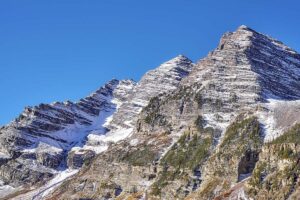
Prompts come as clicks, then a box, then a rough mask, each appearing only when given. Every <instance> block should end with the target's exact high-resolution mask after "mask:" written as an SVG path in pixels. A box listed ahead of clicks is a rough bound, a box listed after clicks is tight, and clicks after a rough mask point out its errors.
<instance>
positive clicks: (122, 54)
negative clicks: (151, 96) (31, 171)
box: [0, 0, 300, 125]
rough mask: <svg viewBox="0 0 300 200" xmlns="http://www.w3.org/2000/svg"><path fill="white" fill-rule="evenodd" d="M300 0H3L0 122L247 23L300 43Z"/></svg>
mask: <svg viewBox="0 0 300 200" xmlns="http://www.w3.org/2000/svg"><path fill="white" fill-rule="evenodd" d="M299 8H300V3H299V1H297V0H294V1H292V0H285V1H281V0H264V1H262V0H243V1H241V0H227V1H226V2H225V1H220V0H202V1H201V0H163V1H162V0H151V1H142V0H126V1H125V0H89V1H83V0H44V1H40V0H36V1H31V0H27V1H20V0H2V1H0V24H1V28H0V72H1V78H0V89H1V98H0V125H1V124H2V125H3V124H5V123H8V122H9V121H10V120H12V119H13V118H15V117H16V116H17V115H18V114H19V113H20V112H21V111H22V110H23V108H24V107H25V106H28V105H30V106H33V105H37V104H39V103H42V102H44V103H50V102H53V101H64V100H68V99H70V100H74V101H76V100H78V99H79V98H81V97H84V96H86V95H88V94H89V93H90V92H92V91H94V90H96V89H97V88H98V87H100V86H101V85H103V84H104V83H105V82H106V81H108V80H110V79H112V78H118V79H124V78H133V79H135V80H139V79H140V77H141V76H142V75H143V74H144V73H145V72H146V71H147V70H149V69H152V68H154V67H156V66H158V65H159V64H160V63H162V62H164V61H166V60H168V59H171V58H172V57H175V56H176V55H178V54H184V55H186V56H187V57H189V58H191V59H192V60H193V61H197V60H198V59H200V58H202V57H204V56H205V55H206V54H207V53H208V52H209V51H211V50H212V49H214V48H215V47H216V45H217V44H218V42H219V39H220V37H221V35H222V34H223V33H224V32H226V31H234V30H235V29H236V28H237V27H238V26H239V25H241V24H245V25H247V26H250V27H252V28H253V29H255V30H257V31H259V32H263V33H266V34H268V35H271V36H273V37H275V38H277V39H279V40H281V41H283V42H284V43H286V44H287V45H289V46H291V47H292V48H294V49H296V50H298V51H299V50H300V37H299V36H300V26H299V19H300V12H299Z"/></svg>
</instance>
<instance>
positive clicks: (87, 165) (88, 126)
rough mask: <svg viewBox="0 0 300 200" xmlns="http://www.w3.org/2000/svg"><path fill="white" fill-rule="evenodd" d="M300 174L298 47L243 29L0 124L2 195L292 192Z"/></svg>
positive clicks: (96, 199) (298, 193) (262, 195)
mask: <svg viewBox="0 0 300 200" xmlns="http://www.w3.org/2000/svg"><path fill="white" fill-rule="evenodd" d="M299 176H300V55H299V54H298V53H297V52H296V51H295V50H293V49H291V48H289V47H288V46H286V45H284V44H283V43H282V42H279V41H278V40H275V39H273V38H271V37H269V36H267V35H264V34H261V33H259V32H256V31H255V30H253V29H251V28H249V27H246V26H244V25H243V26H240V27H239V28H238V29H237V30H236V31H234V32H228V33H225V34H224V35H223V36H222V38H221V40H220V43H219V45H218V46H217V48H216V49H215V50H213V51H211V52H210V53H209V54H208V55H207V56H206V57H205V58H203V59H201V60H199V61H198V62H196V63H193V62H192V61H191V60H190V59H188V58H187V57H185V56H183V55H179V56H177V57H175V58H173V59H171V60H169V61H167V62H165V63H163V64H161V65H160V66H158V67H157V68H155V69H153V70H151V71H149V72H147V73H146V74H145V75H144V76H143V77H142V78H141V80H140V81H138V82H135V81H133V80H115V79H113V80H111V81H109V82H108V83H107V84H105V85H104V86H102V87H101V88H99V89H98V90H97V91H95V92H94V93H92V94H91V95H89V96H88V97H85V98H83V99H80V100H79V101H78V102H70V101H67V102H55V103H52V104H40V105H38V106H34V107H26V108H25V109H24V111H23V112H22V113H21V114H20V116H19V117H17V118H16V119H15V120H14V121H12V122H11V123H9V124H7V125H5V126H3V127H1V129H0V199H48V200H54V199H66V200H67V199H72V200H73V199H74V200H76V199H78V200H79V199H81V200H83V199H85V200H87V199H89V200H104V199H118V200H121V199H128V200H129V199H148V200H151V199H153V200H156V199H166V200H169V199H170V200H173V199H185V200H190V199H191V200H192V199H214V200H222V199H232V200H234V199H241V200H248V199H249V200H250V199H254V200H255V199H299V197H300V178H299Z"/></svg>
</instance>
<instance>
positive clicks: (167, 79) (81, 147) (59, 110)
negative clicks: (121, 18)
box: [0, 55, 193, 194]
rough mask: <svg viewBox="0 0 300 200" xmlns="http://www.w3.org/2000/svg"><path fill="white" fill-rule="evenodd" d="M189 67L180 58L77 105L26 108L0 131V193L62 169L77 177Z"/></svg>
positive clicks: (105, 88)
mask: <svg viewBox="0 0 300 200" xmlns="http://www.w3.org/2000/svg"><path fill="white" fill-rule="evenodd" d="M192 67H193V63H192V62H191V61H190V60H189V59H188V58H186V57H184V56H182V55H180V56H178V57H176V58H174V59H172V60H170V61H168V62H166V63H163V64H162V65H161V66H159V67H158V68H156V69H154V70H151V71H149V72H148V73H146V74H145V75H144V76H143V78H142V79H141V81H140V82H139V83H138V84H136V83H135V82H134V81H132V80H123V81H118V80H112V81H110V82H108V83H107V84H105V85H104V86H103V87H101V88H100V89H99V90H97V91H96V92H94V93H92V94H91V95H90V96H88V97H86V98H84V99H80V100H79V101H78V102H76V103H73V102H70V101H67V102H55V103H52V104H40V105H38V106H35V107H27V108H26V109H25V110H24V112H23V113H22V114H21V115H20V116H19V117H18V118H17V119H16V120H14V121H13V122H11V123H10V124H8V125H7V126H5V127H3V128H2V129H1V135H0V155H1V158H0V165H1V166H0V172H1V173H0V175H1V179H2V180H3V182H4V186H3V187H1V188H6V189H9V190H10V191H12V188H11V186H13V187H18V186H24V185H26V184H28V185H31V184H34V183H36V182H39V181H43V180H47V179H50V178H52V177H53V176H55V178H54V179H53V180H56V179H57V177H61V174H62V173H64V171H65V168H66V167H68V168H70V169H69V170H71V171H72V168H73V171H74V170H75V171H76V170H77V169H78V168H80V167H81V166H82V165H83V163H84V162H86V160H89V159H91V158H92V157H94V156H95V154H96V153H100V152H103V151H105V150H106V149H107V148H108V147H109V145H110V144H111V143H116V142H118V141H120V140H122V139H125V138H126V137H128V136H129V135H130V134H131V133H132V131H133V128H134V125H135V121H136V118H137V116H138V114H139V112H140V111H141V110H142V108H143V107H144V106H146V105H147V104H148V101H149V100H150V99H151V98H152V97H154V96H157V95H158V94H161V93H167V92H169V91H171V90H175V89H176V88H177V87H178V85H179V83H180V81H181V79H182V78H184V77H185V76H187V75H188V74H189V72H190V71H191V69H192ZM16 168H17V170H16ZM60 170H64V171H62V172H60ZM22 171H26V173H25V174H22ZM42 176H44V178H41V177H42ZM8 184H9V185H10V186H9V187H8ZM55 185H56V184H55ZM41 189H43V188H40V189H38V190H37V191H40V190H41ZM32 194H35V192H33V193H32Z"/></svg>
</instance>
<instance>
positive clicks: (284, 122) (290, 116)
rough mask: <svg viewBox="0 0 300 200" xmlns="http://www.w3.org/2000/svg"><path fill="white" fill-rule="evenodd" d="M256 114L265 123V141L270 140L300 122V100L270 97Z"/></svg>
mask: <svg viewBox="0 0 300 200" xmlns="http://www.w3.org/2000/svg"><path fill="white" fill-rule="evenodd" d="M267 101H268V102H267V103H263V104H261V109H260V110H259V111H257V112H256V115H257V117H258V119H259V121H260V123H261V124H262V125H263V129H264V141H265V142H269V141H272V140H274V139H276V138H277V137H279V136H280V135H282V134H283V133H284V132H285V131H287V130H288V129H289V128H291V127H292V126H293V125H295V124H296V123H300V100H294V101H287V100H283V99H268V100H267Z"/></svg>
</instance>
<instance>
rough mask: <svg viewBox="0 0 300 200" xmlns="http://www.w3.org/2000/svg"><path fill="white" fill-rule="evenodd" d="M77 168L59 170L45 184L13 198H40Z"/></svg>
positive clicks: (16, 199) (38, 199) (71, 174)
mask: <svg viewBox="0 0 300 200" xmlns="http://www.w3.org/2000/svg"><path fill="white" fill-rule="evenodd" d="M78 171H79V170H75V169H73V170H70V169H67V170H65V171H61V172H59V173H57V174H56V175H55V177H54V178H53V179H51V180H50V181H49V182H48V183H47V184H46V185H43V186H42V187H40V188H37V189H34V190H33V191H30V192H28V193H26V194H24V195H19V196H18V197H15V198H14V199H15V200H29V199H30V200H40V199H43V197H45V196H46V195H47V194H49V193H50V192H51V191H53V190H54V189H55V188H57V187H58V186H59V185H60V184H61V183H62V182H63V181H64V180H66V179H67V178H69V177H71V176H73V175H74V174H76V173H77V172H78Z"/></svg>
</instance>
